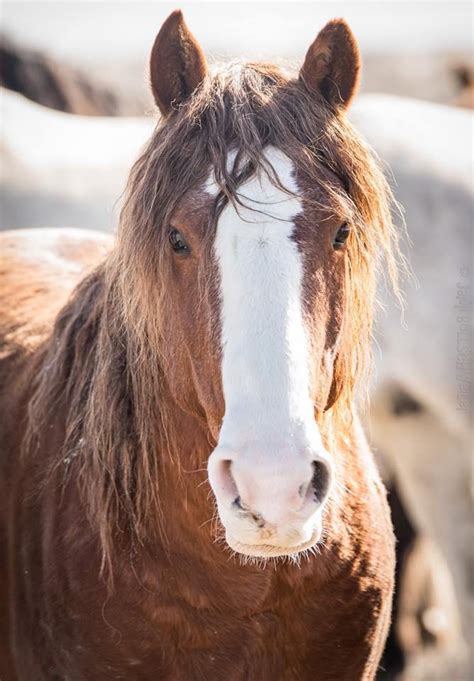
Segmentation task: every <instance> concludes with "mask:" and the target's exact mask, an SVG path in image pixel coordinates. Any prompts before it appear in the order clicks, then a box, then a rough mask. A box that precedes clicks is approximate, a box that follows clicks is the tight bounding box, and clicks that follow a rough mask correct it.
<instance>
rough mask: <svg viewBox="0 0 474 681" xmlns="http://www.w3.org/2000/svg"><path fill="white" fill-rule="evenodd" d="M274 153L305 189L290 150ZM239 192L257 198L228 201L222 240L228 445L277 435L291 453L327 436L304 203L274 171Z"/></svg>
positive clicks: (270, 155)
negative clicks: (318, 394)
mask: <svg viewBox="0 0 474 681" xmlns="http://www.w3.org/2000/svg"><path fill="white" fill-rule="evenodd" d="M266 157H267V159H268V161H269V162H270V163H271V165H272V166H273V168H274V170H275V172H276V174H277V176H278V177H279V179H280V182H281V184H282V185H283V186H284V187H286V188H287V189H288V190H290V191H291V192H294V193H295V194H297V193H298V187H297V185H296V181H295V177H294V171H293V164H292V162H291V161H290V159H289V158H288V157H287V156H285V155H284V154H283V153H282V152H281V151H279V150H278V149H276V148H274V147H268V149H267V152H266ZM208 186H209V185H208ZM239 195H240V196H241V198H242V202H243V203H244V204H245V206H248V207H243V206H238V207H237V209H236V208H234V206H232V205H231V204H228V205H227V206H226V207H225V209H224V210H223V212H222V214H221V216H220V219H219V224H218V226H217V234H216V239H215V254H216V257H217V261H218V265H219V270H220V278H221V306H222V308H221V314H222V320H221V321H222V352H223V357H222V382H223V390H224V398H225V416H224V421H223V424H222V429H221V433H220V437H219V446H220V447H224V448H226V447H228V448H232V449H233V450H235V449H236V448H237V449H238V450H243V449H245V448H246V447H247V446H248V445H251V444H258V443H265V447H264V449H266V450H267V451H268V448H269V447H271V445H272V443H273V444H278V445H280V446H279V447H278V448H275V451H274V452H273V456H275V457H277V456H278V455H277V452H276V449H278V452H279V453H280V457H282V456H287V455H288V453H289V449H294V448H295V447H303V448H307V447H308V446H312V445H316V446H318V445H319V444H320V439H319V433H318V429H317V426H316V424H315V420H314V414H313V404H312V402H311V398H310V390H309V370H308V368H309V367H308V363H309V353H308V342H307V337H306V331H305V326H304V321H303V308H302V285H303V266H302V256H301V254H300V252H299V251H298V247H297V244H296V242H295V241H294V240H293V238H292V236H293V232H294V229H295V217H296V216H297V215H298V214H299V213H300V212H301V211H302V203H301V201H300V199H299V198H298V197H297V196H291V195H289V194H288V193H286V192H284V191H283V190H282V189H280V188H279V187H277V186H275V184H274V183H273V182H272V180H271V179H270V178H269V177H267V175H266V174H265V173H261V174H260V175H259V176H254V177H252V178H250V179H249V180H248V181H246V182H245V183H243V184H242V185H241V187H240V188H239ZM282 444H283V445H286V446H284V447H281V445H282ZM259 451H260V452H261V454H262V455H265V452H264V451H262V448H260V447H259ZM280 460H281V459H280ZM275 463H276V461H275Z"/></svg>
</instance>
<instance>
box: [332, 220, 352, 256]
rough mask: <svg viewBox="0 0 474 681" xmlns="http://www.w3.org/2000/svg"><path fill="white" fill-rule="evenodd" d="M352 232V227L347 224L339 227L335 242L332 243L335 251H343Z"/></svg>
mask: <svg viewBox="0 0 474 681" xmlns="http://www.w3.org/2000/svg"><path fill="white" fill-rule="evenodd" d="M350 231H351V230H350V227H349V225H348V224H347V222H345V223H344V224H343V225H341V226H340V227H339V229H338V230H337V234H336V236H335V238H334V241H333V242H332V246H333V248H334V250H335V251H339V250H341V248H342V247H343V246H344V244H345V243H346V240H347V237H348V236H349V234H350Z"/></svg>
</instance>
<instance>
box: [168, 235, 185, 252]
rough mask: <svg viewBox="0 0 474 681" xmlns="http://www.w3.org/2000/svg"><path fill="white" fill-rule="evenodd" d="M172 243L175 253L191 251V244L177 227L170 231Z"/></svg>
mask: <svg viewBox="0 0 474 681" xmlns="http://www.w3.org/2000/svg"><path fill="white" fill-rule="evenodd" d="M169 239H170V244H171V248H172V249H173V251H174V252H175V253H181V254H183V253H187V252H188V251H189V246H188V244H187V243H186V242H185V240H184V239H183V237H182V236H181V234H180V232H178V230H177V229H172V230H171V232H170V236H169Z"/></svg>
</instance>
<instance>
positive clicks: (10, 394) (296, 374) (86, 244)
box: [0, 13, 394, 681]
mask: <svg viewBox="0 0 474 681" xmlns="http://www.w3.org/2000/svg"><path fill="white" fill-rule="evenodd" d="M327 54H330V55H331V59H330V60H329V61H328V60H327V59H326V58H325V59H324V60H321V55H327ZM358 59H359V58H358V52H357V47H356V44H355V41H354V39H353V37H352V34H351V33H350V31H349V29H348V28H347V26H346V25H345V24H344V22H342V21H335V22H330V24H328V26H327V27H326V28H325V29H323V31H322V32H321V33H320V35H319V36H318V38H317V39H316V41H315V43H314V44H313V45H312V46H311V48H310V50H309V51H308V55H307V58H306V60H305V63H304V65H303V68H302V71H301V76H300V79H299V80H290V79H288V78H287V77H285V76H284V75H283V74H282V73H281V72H280V71H279V70H277V69H275V68H274V67H269V66H268V65H267V66H265V65H263V66H262V65H248V66H244V67H241V68H240V69H239V70H238V72H235V70H231V71H223V72H222V74H220V75H219V74H218V75H217V76H213V77H212V78H211V77H209V76H208V75H207V70H206V69H207V67H206V64H205V60H204V56H203V54H202V52H201V51H200V48H199V46H198V45H197V43H196V42H195V40H194V38H193V37H192V36H191V34H190V33H189V31H188V30H187V27H186V26H185V24H184V22H183V20H182V16H181V14H180V13H173V15H171V17H170V18H169V20H168V21H167V22H166V23H165V25H164V27H163V28H162V30H161V31H160V34H159V35H158V38H157V41H156V43H155V46H154V49H153V52H152V63H151V67H152V68H151V74H152V87H153V92H154V95H155V99H156V101H157V104H158V106H159V108H160V109H161V111H162V113H163V115H164V121H162V123H161V124H160V126H159V127H158V129H157V130H156V131H155V133H154V135H153V137H152V139H151V140H150V142H149V145H148V147H147V148H146V149H145V150H144V152H143V154H142V156H141V158H140V159H139V160H138V161H137V163H136V164H135V166H134V168H133V169H132V173H131V177H130V182H129V193H128V197H127V199H126V202H125V207H124V210H123V212H122V217H121V226H120V230H119V235H118V239H117V241H116V243H115V244H114V246H113V247H112V248H111V249H110V243H109V242H108V240H107V239H106V238H104V237H101V236H99V235H96V236H94V233H92V232H83V233H82V234H80V233H78V232H71V233H69V232H68V231H67V230H64V231H61V232H60V233H56V232H54V231H51V230H49V231H48V230H47V231H44V232H43V231H42V230H38V231H34V232H29V233H13V232H12V233H6V234H4V235H3V240H4V244H5V251H7V253H8V251H9V253H8V255H9V256H10V257H9V258H8V261H7V263H6V265H5V267H4V272H5V286H4V287H3V288H2V295H4V296H5V300H6V301H7V302H8V305H5V306H2V307H4V309H5V310H6V312H5V313H4V316H3V317H2V320H1V322H2V323H1V328H2V355H1V357H2V364H1V378H2V393H1V398H0V399H1V403H0V408H1V409H2V413H3V414H4V418H3V423H2V431H1V433H0V438H1V440H0V441H1V448H2V452H4V455H3V457H2V461H1V464H0V465H1V468H0V472H1V489H0V491H1V498H2V508H1V523H2V524H1V539H2V543H3V545H4V546H7V547H8V548H7V551H4V552H3V553H2V561H4V562H2V563H1V564H0V566H1V567H0V570H1V585H2V593H1V598H0V601H1V603H2V604H3V611H2V612H1V624H0V626H1V628H2V629H1V634H2V636H1V640H2V645H3V646H4V647H3V648H2V649H1V650H0V662H1V664H2V670H1V671H2V678H5V679H7V681H10V680H11V681H13V680H15V681H16V679H19V680H21V681H26V680H27V681H30V680H31V679H35V681H36V679H38V681H41V679H44V680H45V681H46V680H50V679H65V678H67V679H71V680H74V681H85V680H86V679H89V678H91V677H92V678H94V679H97V680H98V681H99V680H101V679H104V680H105V679H108V678H124V679H126V678H133V679H143V680H149V679H155V678H164V679H166V678H169V679H173V680H174V679H183V680H185V679H186V680H187V679H193V678H196V679H199V678H212V679H221V678H233V679H242V680H243V679H246V680H247V679H255V681H257V679H258V680H259V681H260V680H264V679H268V680H270V679H275V678H281V679H308V680H309V679H314V678H316V679H318V680H320V681H326V680H327V681H330V680H332V679H338V681H339V680H340V681H343V680H347V681H354V680H355V679H361V680H367V681H368V680H370V679H373V677H374V675H375V672H376V669H377V665H378V661H379V658H380V655H381V652H382V648H383V644H384V640H385V636H386V632H387V627H388V624H389V620H390V608H391V594H392V588H393V570H394V541H393V534H392V529H391V524H390V518H389V511H388V506H387V502H386V498H385V491H384V488H383V486H382V483H381V481H380V478H379V476H378V473H377V471H376V468H375V465H374V462H373V460H372V456H371V453H370V451H369V449H368V447H367V443H366V441H365V438H364V435H363V432H362V430H361V427H360V425H359V422H358V419H357V416H356V414H355V411H354V408H353V389H354V383H355V380H356V375H357V372H358V371H362V370H363V364H364V358H365V353H366V350H367V344H368V338H369V337H370V322H371V315H370V307H371V296H372V294H373V289H374V280H375V274H374V272H373V266H374V258H375V253H378V252H380V251H382V252H385V254H386V256H387V260H388V263H389V265H392V266H393V265H394V260H393V252H392V240H393V238H394V234H393V232H392V225H391V222H390V220H389V218H388V190H387V187H386V185H385V183H384V180H383V176H382V175H381V173H380V171H379V170H378V168H377V166H376V164H375V162H374V161H373V160H372V157H371V155H370V151H369V150H367V149H366V148H365V147H364V146H363V144H362V143H361V142H360V141H359V140H358V138H357V137H356V136H355V134H354V133H353V132H352V130H351V128H350V127H349V126H348V124H347V123H345V119H344V110H345V108H347V106H348V104H349V102H350V100H351V98H352V96H353V93H354V89H355V87H356V82H357V73H358V68H359V66H358ZM176 106H178V108H177V109H176ZM293 128H294V129H293ZM308 131H309V133H310V135H309V137H308ZM316 131H317V135H316V134H315V132H316ZM321 136H322V137H321ZM316 140H317V144H318V145H320V148H318V149H316V148H314V146H313V145H314V144H316ZM285 168H286V171H285ZM377 188H378V190H379V191H378V192H377V191H376V189H377ZM349 198H350V200H349ZM279 223H280V224H279ZM349 235H350V237H349ZM38 240H39V244H40V247H37V246H36V244H37V243H38ZM346 241H347V245H346ZM109 249H110V250H109ZM282 253H283V254H284V255H285V257H284V258H282V257H281V254H282ZM216 261H217V262H218V266H216ZM287 261H288V262H287ZM290 261H291V262H290ZM232 272H237V273H238V277H239V281H236V282H235V287H232V286H230V287H229V286H226V277H228V275H229V273H232ZM260 285H261V288H259V286H260ZM74 286H75V288H74ZM71 291H72V293H71ZM361 291H363V292H364V296H363V297H361V295H360V293H361ZM234 294H235V295H237V296H241V298H240V299H237V301H235V300H233V299H232V296H233V295H234ZM272 294H275V295H274V297H272ZM33 306H34V307H33ZM259 312H261V314H258V313H259ZM241 313H242V315H243V317H242V318H243V319H245V320H246V321H247V327H246V328H239V325H238V324H237V325H235V321H236V320H238V319H239V314H241ZM2 314H3V313H2ZM272 332H273V336H274V340H275V343H274V344H273V346H272V344H271V343H269V342H268V340H269V339H270V340H271V337H272ZM282 338H283V339H284V342H282ZM250 344H252V346H251V345H250ZM233 364H236V365H237V366H238V367H239V371H238V372H235V371H234V372H233ZM236 373H237V374H240V375H236ZM280 385H282V386H285V389H284V390H282V389H281V387H280ZM269 388H270V390H269ZM278 389H279V390H280V393H279V394H278V396H277V395H273V398H272V395H271V394H270V393H271V391H272V390H278ZM254 395H258V396H259V398H260V399H261V403H259V404H254V403H253V402H252V399H253V398H254ZM249 405H250V406H252V409H251V410H250V412H253V414H254V417H252V413H249V408H248V407H249ZM206 464H207V471H208V475H207V476H206V468H205V467H204V466H206ZM253 471H255V475H253ZM208 483H209V484H210V487H211V490H209V488H206V486H205V485H207V484H208ZM209 492H211V493H212V494H213V495H214V497H215V499H216V501H217V507H218V516H217V515H216V509H215V504H214V501H213V500H212V498H211V495H210V494H209ZM229 547H230V548H231V549H233V550H234V551H235V552H237V553H236V554H234V555H232V554H230V555H229V552H228V548H229Z"/></svg>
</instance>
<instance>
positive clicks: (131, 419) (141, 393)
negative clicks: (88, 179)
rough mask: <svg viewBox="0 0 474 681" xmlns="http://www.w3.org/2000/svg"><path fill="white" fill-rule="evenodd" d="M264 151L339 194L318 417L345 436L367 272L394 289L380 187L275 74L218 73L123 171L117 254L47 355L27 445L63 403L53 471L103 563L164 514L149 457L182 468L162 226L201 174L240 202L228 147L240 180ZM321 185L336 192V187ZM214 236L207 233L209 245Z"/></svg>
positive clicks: (392, 241)
mask: <svg viewBox="0 0 474 681" xmlns="http://www.w3.org/2000/svg"><path fill="white" fill-rule="evenodd" d="M269 144H271V145H274V146H275V147H277V148H279V149H280V150H282V151H283V153H284V154H286V155H287V156H288V158H289V159H291V160H292V161H293V163H294V164H295V165H296V166H297V167H299V168H303V169H304V171H305V173H306V174H307V175H308V176H309V177H311V178H312V180H313V182H314V184H315V186H317V185H319V184H320V183H321V177H323V176H324V173H322V172H321V170H322V169H323V168H324V167H326V168H330V169H331V170H332V171H333V172H334V173H335V174H336V175H337V176H339V177H340V178H341V179H342V181H343V184H344V186H345V188H346V191H345V192H340V191H339V192H338V193H337V196H336V197H335V198H336V199H337V201H338V202H340V203H341V204H342V205H343V206H344V210H345V213H346V214H347V215H348V216H349V218H350V223H351V224H352V233H351V236H350V238H349V243H348V250H347V257H346V263H347V264H346V267H347V274H346V280H347V285H346V291H347V309H348V311H349V312H348V314H346V316H345V328H344V331H343V342H342V344H341V350H340V352H339V355H338V357H337V360H336V367H335V384H334V386H333V397H334V398H335V397H337V399H336V401H335V403H334V406H333V407H332V409H330V410H329V411H328V412H327V415H326V416H325V417H323V419H329V421H328V424H329V423H330V424H331V427H330V430H332V432H333V434H334V437H338V438H339V437H344V433H345V431H346V428H347V426H348V423H349V421H350V419H351V413H352V412H351V409H352V404H353V398H354V389H355V384H356V380H357V378H358V377H360V376H361V374H363V373H364V372H365V371H366V369H367V367H368V365H369V357H370V351H369V346H370V337H371V326H372V310H373V302H374V293H375V282H376V276H377V266H378V269H379V270H380V269H381V268H383V270H384V271H385V272H387V273H388V276H389V277H390V278H391V280H392V282H393V283H394V285H395V290H396V291H397V259H398V247H397V235H396V233H395V230H394V227H393V225H392V221H391V216H390V206H391V194H390V190H389V188H388V186H387V183H386V181H385V179H384V177H383V174H382V172H381V170H380V168H379V164H378V162H377V160H376V159H374V157H373V154H372V152H371V151H369V150H368V148H367V147H366V146H365V144H364V143H363V141H362V140H361V139H360V137H359V136H358V134H357V133H356V132H355V131H354V130H353V128H352V127H351V126H350V124H349V123H348V122H347V120H346V118H345V116H344V114H343V113H342V112H336V111H332V110H331V109H330V108H329V106H328V105H327V104H326V103H325V101H324V100H323V99H322V98H319V97H318V95H317V94H315V93H312V94H310V93H308V92H307V91H306V90H305V88H303V87H302V86H301V83H299V82H298V81H297V80H294V79H292V78H290V77H288V76H287V75H285V74H284V73H283V72H282V71H280V70H279V69H277V68H276V67H274V66H269V65H262V64H247V65H239V66H238V67H236V66H235V65H233V66H229V67H225V68H222V69H220V70H217V71H216V72H215V73H214V74H213V75H212V76H207V77H206V79H205V80H204V82H203V83H202V84H201V85H200V87H199V88H198V89H197V91H196V92H195V93H194V94H193V95H192V97H191V98H190V99H189V100H188V102H186V103H185V104H184V105H183V106H182V107H181V108H180V110H179V111H178V112H176V113H174V114H173V115H171V116H170V117H169V118H167V119H166V120H164V121H162V122H161V123H159V124H158V126H157V128H156V131H155V133H154V135H153V136H152V139H151V140H150V142H149V144H148V145H147V147H146V148H145V149H144V151H143V153H142V155H141V156H140V158H139V159H138V161H137V162H136V163H135V165H134V167H133V169H132V172H131V175H130V179H129V182H128V187H127V191H126V200H125V205H124V208H123V211H122V215H121V220H120V228H119V233H118V240H117V244H116V247H115V250H114V251H113V253H112V254H111V256H110V257H109V258H108V259H107V261H106V262H105V264H104V265H103V266H101V267H100V268H99V269H98V270H96V271H95V272H94V273H93V274H92V275H91V276H90V277H89V278H88V279H86V280H85V281H83V282H82V283H81V284H80V285H79V287H78V288H77V290H76V292H75V294H74V295H73V297H72V300H71V302H70V303H69V304H68V305H67V306H66V308H65V309H63V311H62V312H61V314H60V316H59V317H58V319H57V321H56V325H55V329H54V333H53V334H52V337H51V339H50V340H49V341H48V343H47V345H46V347H45V348H44V351H43V353H44V355H45V356H46V357H45V362H44V367H43V368H42V369H41V371H40V373H39V375H38V378H37V384H36V390H35V395H34V399H33V401H32V403H31V406H30V421H29V430H28V437H27V439H26V447H29V448H32V447H35V446H36V445H37V444H38V438H40V436H41V429H42V427H43V424H44V423H47V421H48V419H49V418H50V414H51V410H52V405H54V404H55V403H56V402H57V401H58V400H59V399H60V398H61V399H64V398H66V401H67V404H68V414H67V422H66V437H65V442H64V447H63V450H62V451H61V452H60V453H59V454H58V460H57V466H56V467H55V468H53V470H52V471H51V472H50V474H51V475H60V476H61V477H63V476H64V466H63V461H64V459H65V458H66V457H69V460H70V464H69V466H68V475H71V476H75V477H76V478H77V479H78V480H79V482H80V485H81V489H82V494H83V496H84V499H85V503H86V508H87V509H88V513H89V517H90V521H91V523H92V524H93V526H94V527H96V528H97V530H98V532H99V533H100V538H101V544H102V551H103V560H104V565H106V564H109V562H110V561H111V560H112V559H113V549H114V544H113V536H114V533H115V531H116V530H117V528H120V527H124V526H129V527H130V528H131V529H132V530H133V533H134V535H135V537H136V538H138V539H140V538H141V537H143V536H145V533H146V531H147V527H148V525H149V524H151V523H153V524H154V526H156V523H157V521H158V520H159V518H160V495H159V485H158V480H159V479H160V475H158V472H159V471H161V469H162V464H163V461H161V460H160V458H159V457H157V456H156V452H157V451H162V452H167V453H168V454H167V455H165V456H169V457H170V458H171V459H173V460H174V462H175V464H176V466H179V459H178V453H177V452H175V451H173V442H174V438H173V428H174V423H173V419H172V418H171V417H170V415H169V414H168V413H167V411H166V400H165V399H162V390H163V383H164V382H163V376H164V375H165V374H166V366H165V365H164V360H163V358H162V352H161V350H162V347H163V336H164V331H163V328H164V327H163V325H164V324H165V323H166V320H164V319H163V317H162V314H161V309H162V307H161V304H162V300H163V296H164V295H165V293H166V292H165V290H164V286H163V283H164V282H166V281H167V278H168V277H167V268H168V267H169V259H167V258H166V257H165V255H164V254H165V253H166V248H167V239H168V234H167V230H166V229H165V227H166V225H167V220H168V217H169V216H170V214H171V212H172V210H173V208H174V207H175V206H176V203H177V202H178V201H179V199H180V197H181V196H182V195H183V194H184V192H185V191H186V190H188V189H189V188H190V187H193V186H197V185H198V184H199V183H200V182H204V180H205V178H206V177H208V175H209V172H210V169H211V168H212V169H214V173H215V176H216V179H217V183H218V185H219V186H220V188H221V190H222V192H223V194H224V195H225V196H226V197H227V200H231V201H238V197H237V191H238V186H239V182H240V181H242V177H238V176H234V175H233V174H232V172H231V171H229V170H228V169H227V166H226V157H227V154H228V153H229V151H230V150H231V149H236V150H237V154H238V155H239V156H241V155H243V156H244V157H245V158H247V159H249V165H248V171H247V176H248V174H249V173H251V172H254V171H255V169H257V168H263V170H266V171H267V172H269V173H270V174H271V172H272V171H271V168H268V167H267V163H266V160H265V156H264V153H263V151H264V148H265V146H266V145H269ZM275 181H277V180H276V178H275ZM324 189H325V191H326V194H327V193H328V192H330V193H333V194H334V193H336V189H335V188H334V187H329V186H326V187H325V188H324ZM217 210H218V207H217V209H216V212H217ZM212 233H213V232H212V229H211V228H210V238H211V237H212ZM91 348H93V350H91ZM160 358H161V359H160ZM157 414H159V417H160V418H159V422H157V418H156V415H157ZM327 427H328V428H329V425H328V426H327ZM162 529H163V539H164V540H165V532H164V528H162Z"/></svg>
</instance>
